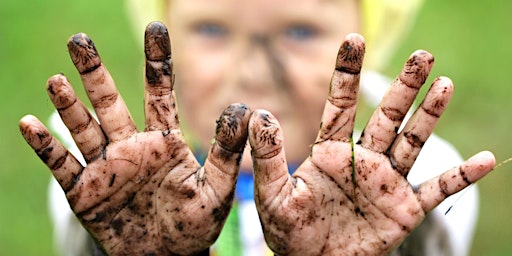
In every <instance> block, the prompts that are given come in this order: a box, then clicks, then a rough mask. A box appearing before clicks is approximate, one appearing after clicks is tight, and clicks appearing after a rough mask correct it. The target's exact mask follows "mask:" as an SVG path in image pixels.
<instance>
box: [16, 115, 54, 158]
mask: <svg viewBox="0 0 512 256" xmlns="http://www.w3.org/2000/svg"><path fill="white" fill-rule="evenodd" d="M19 128H20V132H21V134H22V136H23V138H25V141H27V143H28V144H29V145H30V146H31V147H32V148H33V149H34V150H38V149H40V148H44V147H46V146H47V145H49V144H50V142H51V140H52V136H51V134H50V132H49V131H48V129H46V127H45V126H44V125H43V123H41V121H39V119H37V117H35V116H33V115H25V116H24V117H22V118H21V119H20V121H19Z"/></svg>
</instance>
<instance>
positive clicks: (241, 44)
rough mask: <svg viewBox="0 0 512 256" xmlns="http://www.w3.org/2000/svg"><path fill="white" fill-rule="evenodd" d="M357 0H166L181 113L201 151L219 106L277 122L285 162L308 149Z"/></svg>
mask: <svg viewBox="0 0 512 256" xmlns="http://www.w3.org/2000/svg"><path fill="white" fill-rule="evenodd" d="M359 8H360V7H359V1H357V0H173V1H171V3H170V4H169V7H168V10H167V17H168V20H167V23H168V24H169V30H170V34H171V41H172V47H173V59H174V67H175V72H176V74H177V76H176V85H177V86H176V90H177V91H178V100H179V105H180V106H181V108H180V113H181V116H182V117H183V118H184V119H185V122H186V125H187V132H188V133H191V134H192V136H194V137H197V138H198V139H199V141H200V142H201V143H203V144H202V145H201V146H202V148H203V149H207V148H208V147H209V145H208V144H207V143H208V142H209V141H210V140H211V138H213V135H214V130H215V129H214V127H215V120H216V119H217V118H218V116H219V115H220V113H221V112H222V111H223V110H224V108H225V107H226V106H228V105H229V104H231V103H234V102H243V103H245V104H247V105H248V106H249V107H250V108H252V109H257V108H263V109H266V110H269V111H270V112H272V113H273V114H274V115H275V116H276V117H277V118H278V120H279V122H280V123H281V125H282V127H283V130H284V136H285V150H286V153H287V156H288V159H289V161H291V162H296V163H298V162H299V161H302V160H304V158H305V157H306V156H307V154H308V153H309V147H308V145H309V144H311V143H312V142H313V141H314V139H315V137H316V134H317V131H318V128H319V125H320V118H321V113H322V110H323V106H324V103H325V99H326V98H327V94H328V88H329V82H330V77H331V74H332V71H333V68H334V61H335V58H336V53H337V50H338V48H339V45H340V43H341V42H342V40H343V38H344V37H345V35H346V34H347V33H350V32H358V31H359V23H360V9H359Z"/></svg>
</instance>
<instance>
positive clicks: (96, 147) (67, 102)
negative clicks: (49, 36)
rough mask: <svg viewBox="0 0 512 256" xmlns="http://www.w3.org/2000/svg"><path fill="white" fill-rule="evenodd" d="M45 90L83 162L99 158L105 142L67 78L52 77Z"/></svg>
mask: <svg viewBox="0 0 512 256" xmlns="http://www.w3.org/2000/svg"><path fill="white" fill-rule="evenodd" d="M46 89H47V91H48V95H49V96H50V99H51V100H52V102H53V105H55V108H56V109H57V110H58V112H59V115H60V116H61V118H62V121H63V122H64V123H65V124H66V126H67V127H68V129H69V131H70V132H71V136H73V139H74V141H75V143H76V145H77V147H78V148H79V149H80V151H81V152H82V155H83V156H84V159H85V161H87V162H90V161H91V160H93V159H95V158H97V157H98V156H100V155H101V153H102V151H103V149H104V147H105V145H106V144H107V140H106V138H105V136H104V135H103V131H101V128H100V126H99V125H98V123H97V122H96V120H95V119H94V118H93V117H92V116H91V114H90V113H89V111H88V110H87V108H86V107H85V106H84V104H83V103H82V102H81V101H80V100H79V99H78V98H77V97H76V94H75V92H74V91H73V88H72V87H71V84H69V81H68V80H67V78H66V77H65V76H63V75H55V76H52V77H51V78H50V79H48V82H47V84H46Z"/></svg>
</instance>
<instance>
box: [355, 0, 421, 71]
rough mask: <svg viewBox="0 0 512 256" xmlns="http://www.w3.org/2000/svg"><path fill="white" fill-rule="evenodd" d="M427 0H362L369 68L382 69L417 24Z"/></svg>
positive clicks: (363, 32) (366, 66)
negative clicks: (415, 21)
mask: <svg viewBox="0 0 512 256" xmlns="http://www.w3.org/2000/svg"><path fill="white" fill-rule="evenodd" d="M422 4H423V0H408V1H401V0H362V1H361V10H362V25H363V26H362V35H363V36H364V38H365V39H366V55H365V63H364V67H365V69H370V70H374V71H381V70H382V68H384V67H385V65H386V64H387V62H388V61H389V60H390V59H391V57H392V56H393V53H394V51H395V49H397V48H398V46H400V43H401V41H402V39H403V38H405V37H406V35H407V33H408V32H409V30H410V29H411V28H412V25H414V20H415V19H416V16H417V14H418V11H419V9H420V8H421V5H422Z"/></svg>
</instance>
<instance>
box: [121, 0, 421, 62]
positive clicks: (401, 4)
mask: <svg viewBox="0 0 512 256" xmlns="http://www.w3.org/2000/svg"><path fill="white" fill-rule="evenodd" d="M167 2H168V0H146V1H144V0H128V1H127V7H128V9H127V11H128V14H129V16H130V17H131V20H132V22H133V28H134V29H135V30H136V32H137V33H141V31H144V28H145V26H146V24H148V23H149V22H151V21H155V20H161V21H164V20H165V13H166V11H167V6H166V4H167ZM422 4H423V0H408V1H402V0H361V9H362V10H361V11H362V17H363V19H362V31H361V34H362V35H363V36H364V37H365V40H366V49H367V50H366V51H367V54H366V56H365V64H364V66H365V68H366V69H370V70H375V71H380V70H382V68H383V67H384V66H385V65H386V64H387V63H388V61H389V59H390V58H391V56H392V55H393V53H394V50H395V49H396V47H397V46H398V44H399V43H400V41H401V40H402V39H403V38H404V35H406V34H407V32H409V30H410V29H411V28H412V25H413V24H414V20H415V18H416V15H417V13H418V10H419V9H420V7H421V5H422Z"/></svg>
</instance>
